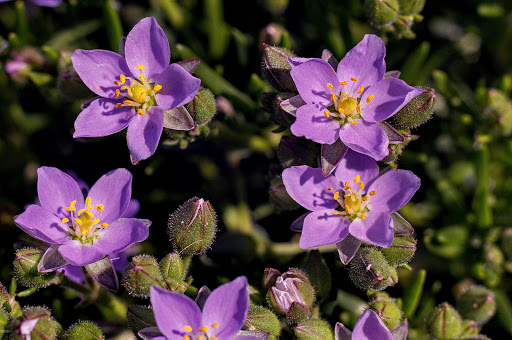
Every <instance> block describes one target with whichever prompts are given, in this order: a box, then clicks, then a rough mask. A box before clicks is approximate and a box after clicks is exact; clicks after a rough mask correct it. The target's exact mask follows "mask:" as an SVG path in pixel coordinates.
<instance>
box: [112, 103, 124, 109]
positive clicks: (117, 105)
mask: <svg viewBox="0 0 512 340" xmlns="http://www.w3.org/2000/svg"><path fill="white" fill-rule="evenodd" d="M114 107H115V108H116V109H120V108H122V107H123V104H121V103H117V104H116V105H114Z"/></svg>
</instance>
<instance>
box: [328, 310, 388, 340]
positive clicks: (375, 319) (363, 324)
mask: <svg viewBox="0 0 512 340" xmlns="http://www.w3.org/2000/svg"><path fill="white" fill-rule="evenodd" d="M334 339H335V340H352V339H353V340H374V339H379V340H394V337H393V334H392V333H391V332H390V331H389V329H387V327H386V325H385V324H384V322H382V320H381V319H380V317H379V316H378V315H377V313H375V312H374V311H373V310H371V309H367V310H366V311H365V312H364V313H363V314H362V315H361V316H360V317H359V319H358V320H357V322H356V324H355V326H354V330H353V331H352V332H351V331H350V330H348V329H347V328H345V326H344V325H343V324H342V323H340V322H337V323H336V327H335V335H334Z"/></svg>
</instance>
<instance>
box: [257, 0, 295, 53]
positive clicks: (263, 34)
mask: <svg viewBox="0 0 512 340" xmlns="http://www.w3.org/2000/svg"><path fill="white" fill-rule="evenodd" d="M285 1H288V0H285ZM283 33H285V34H287V32H286V29H285V28H284V27H283V26H281V25H279V24H276V23H274V22H271V23H270V24H268V25H267V26H265V27H263V28H262V29H261V31H260V34H259V39H258V46H261V47H263V49H265V46H266V45H279V43H280V42H281V39H282V38H283Z"/></svg>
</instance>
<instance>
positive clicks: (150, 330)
mask: <svg viewBox="0 0 512 340" xmlns="http://www.w3.org/2000/svg"><path fill="white" fill-rule="evenodd" d="M137 334H138V335H139V336H140V337H141V338H142V339H143V340H168V339H169V338H167V337H165V336H164V335H163V334H162V333H161V332H160V330H159V329H158V327H146V328H144V329H141V330H140V331H139V333H137Z"/></svg>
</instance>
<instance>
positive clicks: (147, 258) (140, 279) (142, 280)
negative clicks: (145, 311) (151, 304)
mask: <svg viewBox="0 0 512 340" xmlns="http://www.w3.org/2000/svg"><path fill="white" fill-rule="evenodd" d="M163 281H164V280H163V277H162V274H161V273H160V267H159V266H158V262H157V260H156V259H155V258H154V257H153V256H151V255H145V254H142V255H137V256H135V257H133V259H132V262H130V264H128V266H127V267H126V269H125V272H124V274H123V284H124V286H125V287H126V290H128V292H130V294H132V295H133V296H137V297H143V298H147V297H149V289H150V288H151V286H152V285H157V286H163V285H164V283H163Z"/></svg>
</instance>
